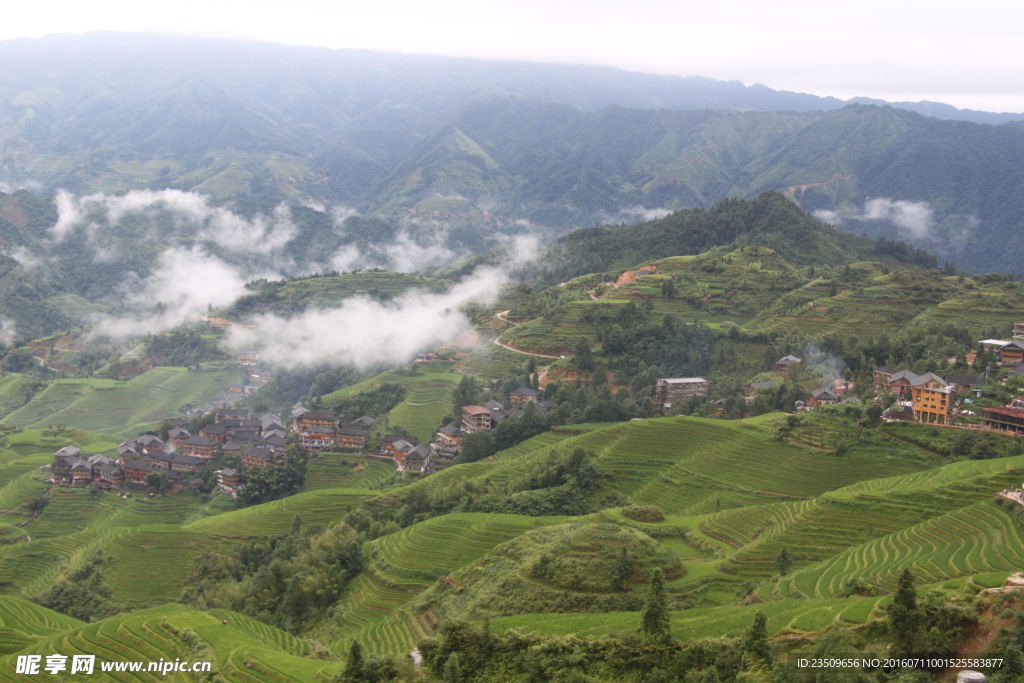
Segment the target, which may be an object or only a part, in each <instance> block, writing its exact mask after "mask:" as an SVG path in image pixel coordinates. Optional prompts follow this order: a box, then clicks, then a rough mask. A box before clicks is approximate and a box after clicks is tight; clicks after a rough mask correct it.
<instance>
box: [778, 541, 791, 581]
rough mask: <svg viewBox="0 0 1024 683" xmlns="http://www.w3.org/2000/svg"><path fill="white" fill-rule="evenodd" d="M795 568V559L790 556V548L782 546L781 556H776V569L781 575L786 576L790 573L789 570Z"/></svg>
mask: <svg viewBox="0 0 1024 683" xmlns="http://www.w3.org/2000/svg"><path fill="white" fill-rule="evenodd" d="M792 566H793V558H792V556H790V554H789V548H787V547H786V546H782V549H781V550H779V554H778V555H776V556H775V569H777V570H778V572H779V574H781V575H782V576H785V575H786V573H787V572H789V568H790V567H792Z"/></svg>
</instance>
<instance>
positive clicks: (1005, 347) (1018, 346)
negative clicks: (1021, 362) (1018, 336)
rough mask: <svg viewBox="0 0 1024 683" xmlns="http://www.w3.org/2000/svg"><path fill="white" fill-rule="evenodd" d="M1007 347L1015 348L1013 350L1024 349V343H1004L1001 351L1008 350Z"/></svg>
mask: <svg viewBox="0 0 1024 683" xmlns="http://www.w3.org/2000/svg"><path fill="white" fill-rule="evenodd" d="M1007 349H1010V350H1013V351H1024V345H1022V344H1018V343H1017V342H1010V343H1008V344H1005V345H1003V348H1001V349H999V350H1000V351H1006V350H1007Z"/></svg>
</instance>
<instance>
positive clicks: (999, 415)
mask: <svg viewBox="0 0 1024 683" xmlns="http://www.w3.org/2000/svg"><path fill="white" fill-rule="evenodd" d="M1014 403H1016V404H1017V405H1014ZM1014 403H1011V404H1010V405H1007V406H994V407H992V408H982V409H981V412H982V418H981V423H982V425H984V426H985V427H988V428H989V429H999V430H1001V431H1006V432H1014V433H1016V434H1024V408H1021V407H1019V405H1020V403H1019V399H1018V401H1015V402H1014Z"/></svg>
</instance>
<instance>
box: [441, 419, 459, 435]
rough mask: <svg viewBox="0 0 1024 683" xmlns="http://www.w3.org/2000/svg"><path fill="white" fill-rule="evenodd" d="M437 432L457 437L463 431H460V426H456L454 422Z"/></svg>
mask: <svg viewBox="0 0 1024 683" xmlns="http://www.w3.org/2000/svg"><path fill="white" fill-rule="evenodd" d="M437 431H439V432H440V433H442V434H447V435H448V436H455V435H456V434H458V433H460V432H461V431H462V430H460V429H459V426H458V425H457V424H455V423H454V422H449V423H448V424H446V425H445V426H444V427H441V428H440V429H438V430H437Z"/></svg>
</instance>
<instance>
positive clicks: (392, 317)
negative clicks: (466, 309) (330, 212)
mask: <svg viewBox="0 0 1024 683" xmlns="http://www.w3.org/2000/svg"><path fill="white" fill-rule="evenodd" d="M536 247H537V242H536V240H533V239H531V238H526V239H521V240H514V241H512V242H510V243H509V244H508V245H507V246H506V253H505V256H504V258H503V259H502V265H501V266H500V267H483V268H477V269H476V270H474V271H473V272H472V273H471V274H470V275H469V276H467V277H466V278H465V279H463V280H461V281H460V282H458V283H457V284H455V285H454V286H452V287H451V288H450V289H449V290H448V291H446V292H441V293H437V292H424V291H421V290H412V291H408V292H405V293H404V294H402V295H400V296H398V297H396V298H395V299H394V300H392V301H390V302H387V303H381V302H378V301H374V300H372V299H370V298H368V297H363V296H359V297H353V298H350V299H347V300H345V301H344V302H342V304H341V305H340V306H337V307H334V308H329V309H317V310H311V311H306V312H305V313H302V314H299V315H296V316H293V317H283V316H278V315H262V316H259V317H257V318H256V319H255V320H254V321H253V327H252V328H248V329H247V328H238V327H236V328H233V329H232V331H231V333H230V335H229V337H228V340H227V343H228V345H229V346H231V347H233V348H251V349H257V350H259V351H260V354H261V356H262V357H263V358H264V359H266V360H267V361H268V362H270V363H272V364H275V365H279V366H282V367H297V366H309V365H316V364H320V363H333V364H351V365H354V366H356V367H359V368H368V367H371V366H374V365H378V364H401V363H406V362H408V361H410V360H412V359H413V358H414V357H415V356H416V354H418V353H420V352H422V351H424V350H426V349H429V348H432V347H435V346H439V345H441V344H445V343H448V342H450V341H453V340H455V339H457V338H458V337H460V336H462V335H463V334H465V333H466V332H467V331H469V330H470V329H471V327H472V325H471V323H470V321H469V320H468V319H467V318H466V316H465V315H463V313H462V312H461V311H460V310H459V309H460V307H461V306H462V305H463V304H465V303H468V302H470V301H479V302H484V303H486V302H491V301H493V300H494V299H495V298H496V297H497V296H498V294H499V292H500V291H501V289H502V287H504V286H505V285H506V284H508V282H509V280H510V273H511V272H512V271H513V270H514V269H516V268H519V267H522V266H523V265H525V264H526V263H527V262H528V261H529V260H531V259H533V258H534V257H535V254H536Z"/></svg>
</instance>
